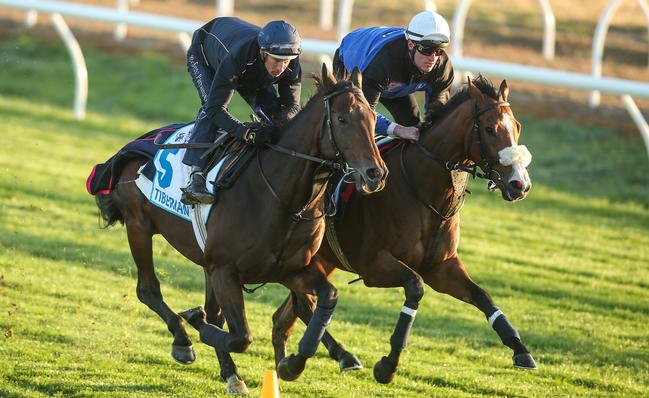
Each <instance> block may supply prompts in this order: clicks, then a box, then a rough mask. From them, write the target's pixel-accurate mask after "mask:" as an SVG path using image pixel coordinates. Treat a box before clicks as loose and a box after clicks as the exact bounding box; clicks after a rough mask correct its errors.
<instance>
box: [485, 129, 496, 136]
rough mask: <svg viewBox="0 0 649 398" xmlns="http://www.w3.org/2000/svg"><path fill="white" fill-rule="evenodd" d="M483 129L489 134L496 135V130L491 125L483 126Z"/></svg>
mask: <svg viewBox="0 0 649 398" xmlns="http://www.w3.org/2000/svg"><path fill="white" fill-rule="evenodd" d="M485 130H486V131H487V134H489V135H492V136H495V135H496V131H495V130H494V128H493V127H485Z"/></svg>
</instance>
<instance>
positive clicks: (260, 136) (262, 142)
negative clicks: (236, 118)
mask: <svg viewBox="0 0 649 398" xmlns="http://www.w3.org/2000/svg"><path fill="white" fill-rule="evenodd" d="M274 134H275V128H274V127H273V126H259V127H256V128H253V129H250V130H248V132H247V133H246V134H245V135H244V140H245V141H247V142H248V143H250V144H252V145H253V146H256V147H258V148H265V147H266V144H272V143H273V142H274V139H273V138H274Z"/></svg>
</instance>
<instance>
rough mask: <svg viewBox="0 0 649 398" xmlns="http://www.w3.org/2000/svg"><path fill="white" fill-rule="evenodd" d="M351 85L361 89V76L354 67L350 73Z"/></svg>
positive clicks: (359, 71) (358, 70) (356, 67)
mask: <svg viewBox="0 0 649 398" xmlns="http://www.w3.org/2000/svg"><path fill="white" fill-rule="evenodd" d="M352 83H353V84H354V86H356V87H358V88H363V74H362V73H361V70H360V69H358V66H355V67H354V70H353V71H352Z"/></svg>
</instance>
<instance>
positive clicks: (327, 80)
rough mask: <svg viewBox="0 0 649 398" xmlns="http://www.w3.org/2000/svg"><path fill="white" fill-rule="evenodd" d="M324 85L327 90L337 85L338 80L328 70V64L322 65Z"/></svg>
mask: <svg viewBox="0 0 649 398" xmlns="http://www.w3.org/2000/svg"><path fill="white" fill-rule="evenodd" d="M322 83H324V86H325V87H327V88H330V87H333V86H335V85H336V78H335V77H333V75H332V74H331V72H329V69H327V64H325V63H324V62H323V63H322Z"/></svg>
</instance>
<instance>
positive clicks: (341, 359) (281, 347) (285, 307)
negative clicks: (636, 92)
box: [273, 292, 363, 372]
mask: <svg viewBox="0 0 649 398" xmlns="http://www.w3.org/2000/svg"><path fill="white" fill-rule="evenodd" d="M315 307H316V304H315V298H314V297H313V296H310V295H306V294H301V293H295V292H291V293H290V295H289V296H288V297H287V298H286V300H284V302H283V303H282V305H281V306H280V307H279V308H278V309H277V311H276V312H275V314H273V347H274V348H275V364H276V365H277V364H279V361H280V360H282V358H284V357H285V356H286V341H287V340H288V337H289V336H290V335H291V333H292V331H293V327H294V326H295V321H296V319H297V318H296V317H299V318H300V319H301V320H302V322H304V324H306V325H308V324H309V321H310V320H311V317H312V316H313V311H314V310H315ZM322 344H323V345H324V346H325V347H326V348H327V351H328V352H329V356H330V357H331V358H332V359H334V360H336V361H338V364H339V365H340V371H341V372H346V371H349V370H357V369H362V368H363V365H362V364H361V362H360V361H359V360H358V358H356V357H355V356H354V354H352V353H350V352H349V351H347V350H345V348H344V347H343V345H342V344H341V343H339V342H337V341H336V339H335V338H334V337H333V336H332V335H331V334H330V333H329V332H328V331H327V330H325V332H324V335H323V336H322Z"/></svg>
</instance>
